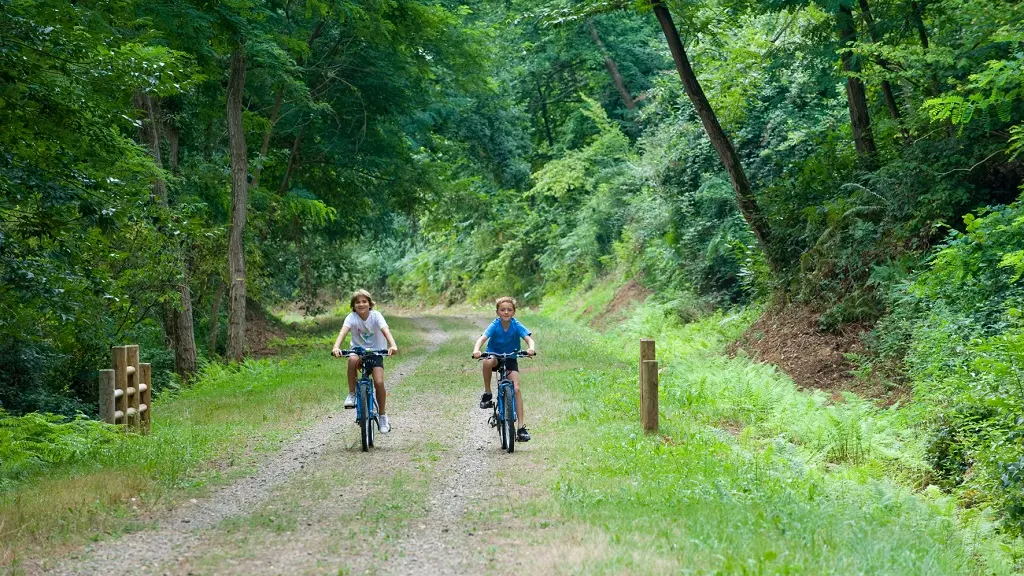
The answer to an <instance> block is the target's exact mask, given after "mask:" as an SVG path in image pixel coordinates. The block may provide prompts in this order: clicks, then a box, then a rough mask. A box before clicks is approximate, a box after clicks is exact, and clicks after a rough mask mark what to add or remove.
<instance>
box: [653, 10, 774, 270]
mask: <svg viewBox="0 0 1024 576" xmlns="http://www.w3.org/2000/svg"><path fill="white" fill-rule="evenodd" d="M650 5H651V7H652V8H653V9H654V15H655V17H656V18H657V19H658V24H660V25H661V30H662V32H663V33H664V34H665V40H666V41H667V42H668V47H669V51H670V52H671V53H672V59H673V61H675V64H676V72H678V73H679V78H680V79H681V80H682V82H683V87H684V89H685V90H686V95H687V97H689V99H690V102H691V103H692V104H693V108H694V110H696V112H697V116H698V117H699V118H700V121H701V124H703V126H704V132H705V133H707V135H708V138H709V139H710V140H711V146H712V147H714V149H715V151H716V152H717V153H718V158H719V160H720V161H721V162H722V165H723V166H725V171H726V172H727V173H728V174H729V180H730V181H731V182H732V187H733V190H734V191H735V193H736V203H737V204H738V205H739V208H740V212H741V213H742V214H743V218H744V219H746V221H747V224H749V225H750V229H751V230H752V231H753V232H754V236H756V237H757V241H758V242H759V243H760V244H761V249H762V250H763V251H764V254H765V258H766V260H767V261H768V265H769V266H770V267H772V268H773V269H777V268H778V266H777V265H776V262H775V257H774V253H773V251H772V236H771V227H770V226H769V224H768V219H767V218H766V217H765V215H764V212H763V211H762V210H761V208H760V207H759V206H758V204H757V199H756V198H755V197H754V193H753V191H752V190H751V187H750V181H749V180H748V179H747V174H746V172H744V170H743V164H742V163H741V162H740V157H739V155H738V154H737V153H736V149H735V148H734V147H733V145H732V141H731V140H729V136H728V134H726V133H725V130H723V129H722V126H721V124H719V123H718V117H717V116H715V111H714V110H713V109H712V108H711V103H710V102H708V98H707V96H706V95H705V94H704V89H703V88H701V85H700V82H699V81H698V80H697V75H696V74H695V73H694V72H693V67H692V66H690V59H689V57H688V56H687V55H686V48H685V47H684V46H683V41H682V40H681V39H680V38H679V30H678V29H677V28H676V25H675V22H673V20H672V14H670V13H669V11H668V8H667V7H666V6H665V4H664V3H663V2H662V1H661V0H650Z"/></svg>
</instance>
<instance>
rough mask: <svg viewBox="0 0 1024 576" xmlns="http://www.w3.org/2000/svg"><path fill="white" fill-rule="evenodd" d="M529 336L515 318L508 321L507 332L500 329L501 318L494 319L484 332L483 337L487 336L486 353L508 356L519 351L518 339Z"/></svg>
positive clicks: (527, 331)
mask: <svg viewBox="0 0 1024 576" xmlns="http://www.w3.org/2000/svg"><path fill="white" fill-rule="evenodd" d="M529 335H530V331H529V330H527V329H526V326H523V325H522V324H520V323H519V321H518V320H516V319H515V318H512V319H510V320H509V323H508V330H505V329H504V328H502V327H501V318H495V319H494V322H491V325H490V326H488V327H487V331H485V332H484V336H487V351H488V352H493V353H495V354H509V353H511V352H515V351H516V350H519V339H520V338H523V337H525V336H529Z"/></svg>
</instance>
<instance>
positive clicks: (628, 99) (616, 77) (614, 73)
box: [587, 18, 636, 110]
mask: <svg viewBox="0 0 1024 576" xmlns="http://www.w3.org/2000/svg"><path fill="white" fill-rule="evenodd" d="M587 26H588V27H589V28H590V37H591V38H593V39H594V44H597V48H598V50H600V51H601V55H602V56H604V67H605V68H607V69H608V75H609V76H611V77H612V84H614V85H615V89H616V90H617V91H618V92H619V98H621V99H622V103H623V104H625V105H626V108H628V109H629V110H635V109H636V102H634V101H633V96H632V95H631V94H630V93H629V90H627V89H626V83H625V82H624V81H623V80H622V74H619V67H618V66H617V65H616V64H615V60H612V57H611V54H609V52H608V49H607V48H605V46H604V42H602V41H601V37H600V36H598V34H597V27H596V26H594V19H593V18H591V19H590V20H587Z"/></svg>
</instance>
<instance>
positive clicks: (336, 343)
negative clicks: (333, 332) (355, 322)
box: [331, 326, 348, 358]
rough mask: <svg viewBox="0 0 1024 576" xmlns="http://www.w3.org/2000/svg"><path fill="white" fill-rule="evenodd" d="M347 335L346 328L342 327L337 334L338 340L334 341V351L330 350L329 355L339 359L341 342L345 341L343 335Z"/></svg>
mask: <svg viewBox="0 0 1024 576" xmlns="http://www.w3.org/2000/svg"><path fill="white" fill-rule="evenodd" d="M346 334H348V326H342V327H341V332H338V339H337V340H335V341H334V349H333V350H331V354H334V355H335V356H336V357H338V358H341V342H342V341H343V340H344V339H345V335H346Z"/></svg>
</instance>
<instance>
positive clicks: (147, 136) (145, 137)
mask: <svg viewBox="0 0 1024 576" xmlns="http://www.w3.org/2000/svg"><path fill="white" fill-rule="evenodd" d="M132 99H133V100H134V104H135V107H136V108H137V109H138V110H139V111H141V112H142V114H143V118H142V122H140V123H139V141H140V142H142V143H143V145H144V146H146V148H147V149H148V150H149V155H150V156H152V157H153V162H154V163H155V164H156V166H157V168H163V167H164V163H163V159H161V157H160V122H159V119H158V118H157V111H156V107H157V104H156V103H155V102H153V97H152V96H151V95H149V94H146V93H145V92H142V91H140V90H137V91H136V92H135V96H134V97H133V98H132ZM152 199H153V200H154V201H158V202H160V203H162V204H164V205H166V204H167V183H166V182H164V179H163V178H159V177H157V178H155V179H154V180H153V197H152Z"/></svg>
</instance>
